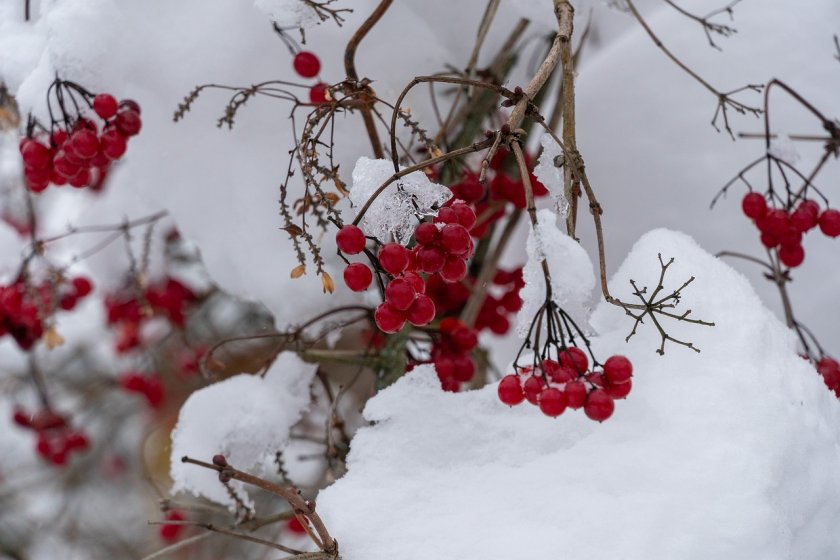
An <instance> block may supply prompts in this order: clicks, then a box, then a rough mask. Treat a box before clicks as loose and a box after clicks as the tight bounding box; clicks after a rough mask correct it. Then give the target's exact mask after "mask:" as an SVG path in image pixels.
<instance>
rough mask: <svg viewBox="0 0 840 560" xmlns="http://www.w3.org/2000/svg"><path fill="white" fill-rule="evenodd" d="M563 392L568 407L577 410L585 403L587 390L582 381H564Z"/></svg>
mask: <svg viewBox="0 0 840 560" xmlns="http://www.w3.org/2000/svg"><path fill="white" fill-rule="evenodd" d="M565 393H566V399H567V400H568V403H569V408H572V409H575V410H577V409H578V408H582V407H583V405H584V404H586V394H587V390H586V385H585V384H584V383H583V381H572V382H570V383H566V389H565Z"/></svg>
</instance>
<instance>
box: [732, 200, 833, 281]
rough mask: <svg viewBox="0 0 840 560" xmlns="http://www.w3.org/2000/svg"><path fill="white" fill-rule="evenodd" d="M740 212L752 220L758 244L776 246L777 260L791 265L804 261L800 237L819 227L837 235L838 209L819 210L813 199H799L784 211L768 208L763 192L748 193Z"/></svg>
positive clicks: (831, 235) (795, 265) (790, 266)
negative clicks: (755, 228) (758, 233)
mask: <svg viewBox="0 0 840 560" xmlns="http://www.w3.org/2000/svg"><path fill="white" fill-rule="evenodd" d="M741 209H742V210H743V211H744V214H745V215H746V216H747V217H748V218H751V219H752V220H753V222H754V223H755V226H756V227H757V228H758V231H759V232H760V233H761V243H762V245H764V246H765V247H767V248H768V249H775V248H778V250H779V260H780V261H781V262H782V264H784V265H785V266H787V267H789V268H795V267H797V266H799V265H801V264H802V262H803V261H804V260H805V250H804V249H803V248H802V236H803V235H804V234H805V233H807V232H809V231H810V230H812V229H814V228H815V227H817V226H819V228H820V231H822V232H823V233H824V234H825V235H827V236H828V237H838V236H840V211H838V210H834V209H831V208H828V209H826V210H823V211H822V212H820V206H819V204H817V203H816V202H815V201H813V200H803V201H802V202H800V203H799V205H798V206H796V208H795V209H794V208H791V209H790V210H788V211H785V210H783V209H781V208H769V207H768V206H767V200H766V199H765V197H764V195H762V194H759V193H756V192H751V193H747V194H746V195H745V196H744V199H743V200H742V201H741Z"/></svg>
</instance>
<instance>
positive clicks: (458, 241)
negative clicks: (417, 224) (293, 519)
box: [440, 224, 472, 255]
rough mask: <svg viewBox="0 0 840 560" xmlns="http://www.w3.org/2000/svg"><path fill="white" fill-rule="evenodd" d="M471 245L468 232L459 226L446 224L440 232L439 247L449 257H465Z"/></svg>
mask: <svg viewBox="0 0 840 560" xmlns="http://www.w3.org/2000/svg"><path fill="white" fill-rule="evenodd" d="M471 243H472V239H471V238H470V232H469V230H467V228H465V227H464V226H462V225H461V224H446V225H445V226H443V229H442V230H441V232H440V245H441V247H443V250H444V251H446V252H448V253H449V254H450V255H465V254H466V253H468V252H469V250H470V244H471Z"/></svg>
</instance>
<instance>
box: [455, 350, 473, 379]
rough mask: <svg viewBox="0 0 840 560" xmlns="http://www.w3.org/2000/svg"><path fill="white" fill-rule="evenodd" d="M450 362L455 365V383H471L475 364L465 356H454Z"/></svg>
mask: <svg viewBox="0 0 840 560" xmlns="http://www.w3.org/2000/svg"><path fill="white" fill-rule="evenodd" d="M452 361H453V362H454V363H455V375H454V377H455V381H460V382H461V383H466V382H468V381H471V380H472V378H473V375H475V362H473V361H472V358H470V357H469V356H468V355H466V354H461V355H457V356H455V357H454V358H453V359H452Z"/></svg>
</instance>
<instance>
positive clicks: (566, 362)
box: [559, 346, 589, 375]
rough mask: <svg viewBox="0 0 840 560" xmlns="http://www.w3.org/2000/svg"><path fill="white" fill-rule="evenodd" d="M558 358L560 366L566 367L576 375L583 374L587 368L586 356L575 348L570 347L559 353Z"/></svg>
mask: <svg viewBox="0 0 840 560" xmlns="http://www.w3.org/2000/svg"><path fill="white" fill-rule="evenodd" d="M559 358H560V360H559V361H560V365H563V366H566V367H567V368H569V369H571V370H572V371H574V372H576V373H577V374H578V375H580V374H583V373H585V372H586V368H587V367H589V360H588V359H587V358H586V354H584V353H583V350H581V349H580V348H577V347H575V346H570V347H568V348H566V349H565V350H563V351H562V352H560V357H559Z"/></svg>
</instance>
